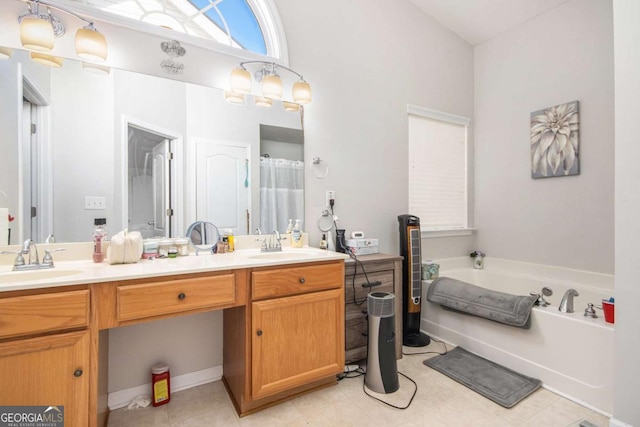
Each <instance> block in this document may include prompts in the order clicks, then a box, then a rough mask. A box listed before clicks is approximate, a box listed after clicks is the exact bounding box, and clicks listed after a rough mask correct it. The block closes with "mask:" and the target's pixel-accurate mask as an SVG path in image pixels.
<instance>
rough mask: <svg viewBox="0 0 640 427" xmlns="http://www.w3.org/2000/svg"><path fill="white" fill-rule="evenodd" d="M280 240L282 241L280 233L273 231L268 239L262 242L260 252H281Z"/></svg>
mask: <svg viewBox="0 0 640 427" xmlns="http://www.w3.org/2000/svg"><path fill="white" fill-rule="evenodd" d="M274 238H275V239H274ZM267 240H268V242H267ZM280 240H282V239H281V237H280V232H279V231H278V230H273V232H272V233H271V234H270V235H269V237H268V238H266V239H264V240H263V241H262V247H261V248H260V252H282V244H281V243H280Z"/></svg>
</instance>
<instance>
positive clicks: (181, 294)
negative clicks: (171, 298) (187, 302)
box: [178, 292, 187, 300]
mask: <svg viewBox="0 0 640 427" xmlns="http://www.w3.org/2000/svg"><path fill="white" fill-rule="evenodd" d="M186 297H187V296H186V295H185V294H184V292H180V293H179V294H178V299H180V300H183V299H185V298H186Z"/></svg>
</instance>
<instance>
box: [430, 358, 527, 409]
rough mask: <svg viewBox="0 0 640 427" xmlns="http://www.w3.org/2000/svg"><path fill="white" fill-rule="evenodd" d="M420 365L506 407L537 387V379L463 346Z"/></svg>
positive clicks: (512, 404) (509, 406)
mask: <svg viewBox="0 0 640 427" xmlns="http://www.w3.org/2000/svg"><path fill="white" fill-rule="evenodd" d="M423 363H424V364H425V365H427V366H429V367H431V368H433V369H435V370H436V371H438V372H441V373H443V374H444V375H446V376H448V377H450V378H453V379H454V380H456V381H458V382H459V383H461V384H463V385H465V386H467V387H469V388H470V389H471V390H473V391H475V392H477V393H480V394H481V395H483V396H484V397H486V398H488V399H491V400H493V401H494V402H496V403H497V404H499V405H502V406H504V407H505V408H511V407H512V406H514V405H515V404H516V403H518V402H520V401H521V400H522V399H524V398H525V397H527V396H528V395H530V394H531V393H533V392H534V391H535V390H537V389H538V387H540V380H537V379H535V378H530V377H527V376H524V375H522V374H519V373H517V372H514V371H512V370H511V369H508V368H505V367H504V366H501V365H498V364H497V363H494V362H492V361H490V360H487V359H484V358H482V357H480V356H476V355H475V354H472V353H469V352H468V351H467V350H465V349H464V348H462V347H456V348H454V349H453V350H451V351H450V352H448V353H447V354H444V355H442V356H436V357H433V358H431V359H427V360H425V361H424V362H423Z"/></svg>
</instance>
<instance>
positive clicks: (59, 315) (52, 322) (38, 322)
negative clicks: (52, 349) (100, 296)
mask: <svg viewBox="0 0 640 427" xmlns="http://www.w3.org/2000/svg"><path fill="white" fill-rule="evenodd" d="M88 323H89V290H88V289H81V290H77V291H66V292H51V293H46V294H37V295H25V296H15V297H9V298H1V299H0V338H5V337H11V336H16V335H27V334H35V333H39V332H48V331H57V330H62V329H71V328H78V327H83V326H87V325H88Z"/></svg>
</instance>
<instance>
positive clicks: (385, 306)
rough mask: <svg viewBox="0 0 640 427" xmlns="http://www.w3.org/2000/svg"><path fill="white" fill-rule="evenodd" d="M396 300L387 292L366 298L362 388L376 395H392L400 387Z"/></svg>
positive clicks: (372, 294) (376, 293) (373, 294)
mask: <svg viewBox="0 0 640 427" xmlns="http://www.w3.org/2000/svg"><path fill="white" fill-rule="evenodd" d="M395 305H396V297H395V296H394V295H393V294H392V293H389V292H372V293H370V294H369V295H368V296H367V316H368V317H369V333H368V334H367V373H366V374H365V377H364V383H365V385H366V386H367V387H368V388H369V389H370V390H373V391H375V392H376V393H393V392H394V391H397V390H398V388H400V383H399V382H398V365H397V361H396V332H395V325H396V320H395V319H396V316H395V313H396V311H395Z"/></svg>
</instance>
